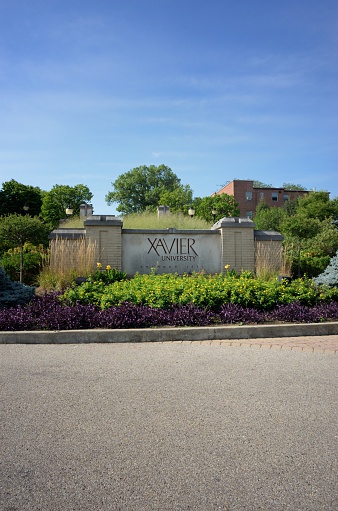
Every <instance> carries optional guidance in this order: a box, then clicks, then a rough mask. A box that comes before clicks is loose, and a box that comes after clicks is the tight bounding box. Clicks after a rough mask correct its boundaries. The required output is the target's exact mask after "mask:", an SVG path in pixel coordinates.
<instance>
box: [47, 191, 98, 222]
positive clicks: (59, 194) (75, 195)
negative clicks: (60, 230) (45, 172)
mask: <svg viewBox="0 0 338 511" xmlns="http://www.w3.org/2000/svg"><path fill="white" fill-rule="evenodd" d="M92 197H93V194H92V193H91V191H90V190H89V188H88V186H86V185H82V184H78V185H75V186H68V185H54V186H53V188H52V189H51V190H50V191H49V192H46V193H45V194H44V196H43V200H42V207H41V216H42V218H43V219H44V221H45V222H46V223H49V224H50V225H51V226H52V227H56V226H57V225H58V223H59V221H60V220H61V219H62V218H65V214H66V208H71V209H72V210H73V214H74V215H79V214H80V205H81V204H84V203H87V202H90V201H91V199H92Z"/></svg>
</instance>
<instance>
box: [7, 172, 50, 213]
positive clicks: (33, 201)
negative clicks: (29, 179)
mask: <svg viewBox="0 0 338 511" xmlns="http://www.w3.org/2000/svg"><path fill="white" fill-rule="evenodd" d="M42 195H43V192H42V191H41V190H40V188H38V187H34V186H27V185H23V184H22V183H18V182H17V181H15V180H14V179H11V180H10V181H6V182H5V183H2V189H1V190H0V216H4V215H12V214H14V213H16V214H18V215H25V214H26V213H28V214H29V215H30V216H38V215H39V214H40V211H41V205H42ZM27 207H28V210H27V211H25V209H24V208H27Z"/></svg>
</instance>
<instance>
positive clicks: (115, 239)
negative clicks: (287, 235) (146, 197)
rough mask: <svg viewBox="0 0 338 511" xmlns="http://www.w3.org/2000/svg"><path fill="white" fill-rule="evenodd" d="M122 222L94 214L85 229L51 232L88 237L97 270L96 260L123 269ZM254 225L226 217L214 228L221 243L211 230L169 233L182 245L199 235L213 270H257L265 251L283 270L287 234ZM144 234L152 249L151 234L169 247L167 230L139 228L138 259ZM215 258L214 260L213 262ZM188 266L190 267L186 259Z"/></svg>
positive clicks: (128, 232) (65, 236) (54, 236)
mask: <svg viewBox="0 0 338 511" xmlns="http://www.w3.org/2000/svg"><path fill="white" fill-rule="evenodd" d="M122 225H123V223H122V221H121V220H120V219H118V218H117V217H115V216H108V215H93V216H91V217H88V218H87V219H86V220H85V221H84V227H85V228H84V229H56V230H55V231H53V232H52V233H51V235H50V239H51V240H53V239H54V240H55V239H68V240H74V241H75V240H77V239H79V238H82V237H85V239H86V240H87V241H88V242H91V243H92V244H93V246H95V250H96V257H95V263H94V264H95V267H94V268H93V270H94V269H95V268H96V262H100V263H101V264H102V266H103V267H105V266H107V265H110V266H111V267H112V268H116V269H118V270H123V266H124V265H123V260H122V258H123V257H126V255H125V254H124V255H123V245H124V244H123V235H124V234H123V232H124V230H123V228H122ZM254 227H255V224H254V223H253V221H252V220H250V219H248V218H237V217H231V218H227V217H225V218H222V219H221V220H219V221H218V222H217V223H216V224H214V225H213V226H212V228H211V230H212V231H215V230H217V231H218V232H220V239H221V242H220V244H219V245H217V241H216V238H217V236H216V238H215V236H211V237H210V235H211V234H213V233H212V232H210V231H208V230H206V231H204V233H203V232H202V231H195V232H194V231H189V232H188V231H186V232H183V231H176V230H175V229H169V230H168V233H167V234H168V236H171V237H172V238H173V239H177V237H179V236H180V237H182V239H183V240H185V241H184V243H185V245H183V244H182V247H185V246H186V243H187V236H195V235H196V237H197V236H199V240H200V241H199V242H198V243H202V245H203V246H204V247H205V248H203V249H202V250H201V252H200V253H201V254H204V259H205V260H208V259H210V262H212V264H211V265H210V268H212V270H211V271H210V272H214V273H221V272H222V273H224V272H225V271H226V270H225V266H226V265H229V266H230V269H234V270H236V271H238V272H240V271H242V270H249V271H255V269H256V265H257V262H258V258H259V257H262V254H264V258H266V260H267V261H268V260H269V263H267V264H270V262H271V264H272V262H273V264H274V265H275V267H276V270H277V271H280V269H281V264H282V241H283V236H281V235H280V234H279V233H277V232H273V231H255V229H254ZM215 234H216V233H215ZM125 236H128V237H129V238H130V236H132V233H131V230H126V231H125ZM140 236H141V237H142V236H143V237H146V238H147V239H148V250H149V247H150V246H151V245H149V242H151V243H153V241H152V238H151V236H152V237H154V236H158V240H161V241H157V242H156V243H161V247H165V246H166V245H165V242H164V241H163V242H162V236H164V232H163V231H158V232H157V234H156V231H152V233H151V235H150V234H149V231H143V230H142V229H139V230H135V242H133V245H134V247H133V248H132V249H131V250H133V252H135V254H136V259H137V250H138V249H139V248H140V243H139V241H138V237H140ZM169 240H170V244H169V242H168V247H169V248H170V247H172V246H176V242H174V243H173V241H171V238H170V237H169ZM211 242H212V243H211ZM128 243H129V245H128V246H130V242H128ZM196 246H197V245H194V247H195V248H196ZM168 247H167V248H168ZM51 249H52V245H51ZM185 250H186V249H185ZM207 250H209V251H210V250H211V251H215V250H216V251H218V250H220V252H221V254H220V257H219V259H218V261H219V263H217V257H214V255H213V253H214V252H211V256H210V257H208V255H207ZM192 254H193V252H192ZM276 254H277V258H276ZM128 257H129V254H128ZM172 259H173V260H175V261H176V260H179V259H180V260H181V261H183V259H187V257H185V256H182V259H181V256H180V257H177V256H173V257H172ZM189 259H192V257H190V256H189ZM211 259H212V260H213V261H211ZM202 260H203V258H202ZM139 265H140V267H139V268H137V269H136V271H139V272H140V273H145V272H146V271H145V266H144V264H143V263H142V254H140V255H139ZM184 265H185V266H186V261H185V262H184ZM184 265H182V273H183V272H184V271H187V269H186V267H185V266H184ZM217 265H219V268H216V266H217ZM183 266H184V267H183ZM135 268H136V267H135ZM136 271H135V272H136ZM163 271H164V270H163ZM170 271H172V272H178V273H180V266H179V263H177V262H174V263H173V264H172V270H168V273H169V272H170ZM193 271H201V268H200V267H197V269H196V270H194V269H193Z"/></svg>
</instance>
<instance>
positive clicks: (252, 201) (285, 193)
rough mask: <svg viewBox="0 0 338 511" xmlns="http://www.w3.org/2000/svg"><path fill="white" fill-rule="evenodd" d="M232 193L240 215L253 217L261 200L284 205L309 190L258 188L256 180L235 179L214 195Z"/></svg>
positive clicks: (279, 205) (274, 204)
mask: <svg viewBox="0 0 338 511" xmlns="http://www.w3.org/2000/svg"><path fill="white" fill-rule="evenodd" d="M222 193H226V194H228V195H232V196H233V197H234V198H235V201H236V202H237V203H238V207H239V209H240V217H242V218H245V217H247V218H252V217H253V216H254V214H255V212H256V208H257V206H258V204H259V202H260V201H261V200H264V202H265V203H266V204H267V205H268V206H275V207H279V208H280V207H282V206H283V205H284V204H285V202H286V201H289V200H294V199H297V198H298V197H302V196H303V195H307V194H308V193H309V192H308V191H305V190H304V191H303V190H286V189H285V188H256V187H254V181H253V180H252V181H251V180H250V179H247V180H241V179H234V180H233V181H231V182H230V183H228V184H227V185H226V186H224V187H223V188H222V189H221V190H219V191H218V192H215V194H214V195H221V194H222Z"/></svg>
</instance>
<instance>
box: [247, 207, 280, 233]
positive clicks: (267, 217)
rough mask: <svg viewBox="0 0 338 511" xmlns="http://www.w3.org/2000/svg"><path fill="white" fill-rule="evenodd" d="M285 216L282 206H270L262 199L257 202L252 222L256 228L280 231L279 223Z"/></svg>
mask: <svg viewBox="0 0 338 511" xmlns="http://www.w3.org/2000/svg"><path fill="white" fill-rule="evenodd" d="M284 217H285V211H284V208H275V207H270V206H268V205H267V204H266V202H264V201H263V200H262V201H260V202H259V204H258V206H257V208H256V213H255V216H254V219H253V220H254V222H255V225H256V229H261V230H267V231H277V232H280V231H281V223H282V221H283V219H284Z"/></svg>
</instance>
